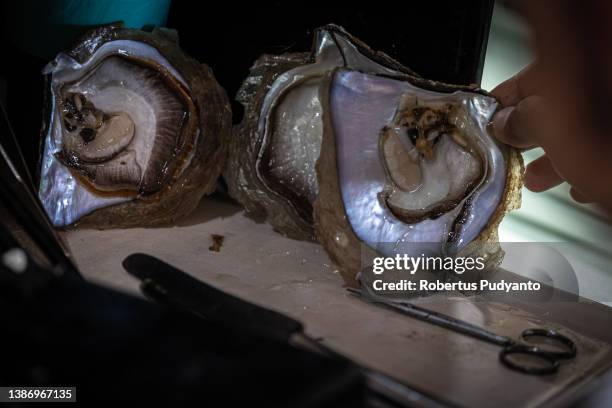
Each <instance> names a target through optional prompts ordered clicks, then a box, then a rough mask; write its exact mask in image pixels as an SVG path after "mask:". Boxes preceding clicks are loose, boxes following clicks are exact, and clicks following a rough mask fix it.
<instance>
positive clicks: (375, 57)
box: [223, 25, 411, 240]
mask: <svg viewBox="0 0 612 408" xmlns="http://www.w3.org/2000/svg"><path fill="white" fill-rule="evenodd" d="M339 67H345V68H350V69H355V70H360V71H363V72H369V73H376V74H380V75H395V74H398V73H402V72H404V73H411V71H410V70H408V69H406V68H404V67H402V66H401V65H400V64H399V63H398V62H396V61H394V60H393V59H391V58H390V57H388V56H387V55H385V54H382V53H376V52H374V51H372V50H370V49H369V48H368V47H367V46H366V45H365V44H363V43H362V42H361V41H359V40H358V39H356V38H354V37H353V36H351V35H350V34H348V33H347V32H346V31H345V30H344V29H342V28H341V27H338V26H335V25H328V26H325V27H322V28H320V29H318V30H316V32H315V40H314V44H313V48H312V51H311V52H310V53H294V54H284V55H263V56H262V57H260V58H259V59H258V60H257V61H256V62H255V64H254V65H253V67H252V68H251V72H250V75H249V77H248V78H247V79H246V80H245V81H244V83H243V85H242V87H241V88H240V90H239V91H238V95H237V98H236V99H237V100H238V101H239V102H241V103H242V104H243V105H244V107H245V115H244V118H243V120H242V122H241V123H240V124H239V125H238V126H236V127H235V130H234V136H233V138H232V141H231V143H230V148H229V150H230V153H229V157H228V162H227V166H226V169H225V171H224V174H223V175H224V178H225V180H226V181H227V184H228V190H229V193H230V195H231V196H232V197H233V198H235V199H236V200H238V201H239V202H240V203H241V204H242V205H243V206H244V207H245V209H246V211H247V212H250V213H253V214H256V215H260V216H263V217H265V218H266V219H267V221H268V222H269V223H270V224H272V226H273V227H274V228H275V229H276V230H277V231H279V232H281V233H283V234H285V235H287V236H290V237H292V238H298V239H311V240H312V239H315V236H314V228H313V221H314V219H313V204H314V201H315V200H316V197H317V195H318V182H317V177H316V172H315V164H316V161H317V159H318V157H319V153H320V146H321V140H322V129H323V122H322V114H323V112H322V108H321V103H320V101H319V91H320V89H321V84H322V82H323V80H324V78H325V76H326V75H327V74H328V73H329V72H330V71H332V70H333V69H336V68H339Z"/></svg>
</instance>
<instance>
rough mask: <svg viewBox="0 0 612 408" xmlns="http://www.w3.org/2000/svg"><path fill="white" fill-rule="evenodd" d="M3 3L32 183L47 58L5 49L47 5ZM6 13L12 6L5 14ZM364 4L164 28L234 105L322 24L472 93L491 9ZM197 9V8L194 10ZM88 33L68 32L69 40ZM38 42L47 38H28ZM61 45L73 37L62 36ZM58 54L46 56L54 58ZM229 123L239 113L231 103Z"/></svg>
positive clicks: (192, 8) (292, 8)
mask: <svg viewBox="0 0 612 408" xmlns="http://www.w3.org/2000/svg"><path fill="white" fill-rule="evenodd" d="M25 3H27V4H26V5H23V4H22V5H21V6H19V5H17V6H15V4H18V3H10V4H9V3H3V5H2V7H3V15H4V19H3V20H4V27H3V30H2V33H1V35H2V38H0V51H1V52H2V55H3V56H4V58H3V59H2V64H0V77H1V78H0V100H1V101H2V102H3V104H4V105H5V106H6V110H7V113H8V117H9V120H10V121H11V124H12V126H13V129H14V131H15V134H16V135H17V138H18V140H19V143H20V145H21V148H22V150H23V153H24V156H25V159H26V162H27V165H28V167H29V169H30V171H31V173H32V174H34V175H36V174H37V166H38V155H39V140H40V136H39V130H40V124H41V118H42V112H41V107H42V94H43V78H42V75H41V74H40V71H41V69H42V68H43V67H44V65H45V64H46V63H47V61H48V59H49V58H48V57H47V58H42V57H40V56H34V55H31V54H29V53H28V52H27V51H24V50H21V49H19V48H17V47H16V46H15V45H14V43H13V42H12V41H11V38H12V37H13V36H14V33H15V30H16V29H18V28H19V26H20V25H21V22H22V21H25V20H27V19H29V18H32V16H41V15H44V13H45V7H50V6H51V5H52V3H53V2H52V1H51V2H40V4H34V5H32V4H33V3H35V2H31V1H29V2H25ZM11 4H12V5H11ZM398 4H400V3H391V2H389V3H385V2H378V3H368V4H365V5H363V6H362V5H358V4H357V3H355V4H350V5H345V6H335V7H334V6H331V5H330V4H324V7H317V5H316V4H315V3H311V2H308V3H306V2H299V3H298V2H293V3H289V4H283V3H281V2H274V3H270V4H268V5H264V4H261V3H260V2H253V3H248V2H247V3H242V2H227V1H219V2H215V3H214V6H213V5H212V4H210V3H198V2H193V1H184V0H183V1H179V0H175V1H173V3H172V5H171V7H170V11H169V15H168V22H167V26H168V27H171V28H175V29H177V30H178V31H179V36H180V42H181V46H182V48H183V49H184V51H185V52H186V53H188V54H189V55H191V56H192V57H194V58H196V59H198V60H200V61H202V62H204V63H206V64H208V65H209V66H210V67H211V68H212V69H213V71H214V73H215V75H216V77H217V79H218V81H219V82H220V84H221V86H223V87H224V88H225V89H226V91H227V93H228V95H229V97H230V99H232V100H233V98H234V95H235V94H236V91H237V90H238V88H239V87H240V84H241V82H242V81H243V80H244V78H246V76H247V74H248V70H249V67H250V66H251V64H252V63H253V62H254V61H255V60H256V59H257V58H258V57H259V56H260V55H261V54H263V53H283V52H291V51H297V52H301V51H308V50H310V47H311V42H312V35H311V34H312V32H313V29H315V28H316V27H319V26H322V25H325V24H327V23H336V24H339V25H342V26H344V28H346V29H347V30H348V31H349V32H350V33H352V34H353V35H355V36H357V37H358V38H360V39H361V40H363V41H364V42H366V43H367V44H369V45H370V46H371V47H372V48H373V49H375V50H380V51H384V52H386V53H387V54H389V55H390V56H392V57H393V58H395V59H397V60H399V61H400V62H401V63H403V64H404V65H406V66H408V67H410V68H411V69H413V70H414V71H416V72H417V73H419V74H420V75H422V76H424V77H427V78H430V79H435V80H440V81H444V82H449V83H457V84H470V83H479V82H480V77H481V74H482V66H483V63H484V54H485V50H486V40H487V37H488V34H489V23H490V19H491V13H492V8H493V0H464V1H427V2H416V1H410V2H404V3H403V4H404V7H399V6H398ZM197 5H200V7H197ZM86 28H87V27H74V26H71V27H66V28H65V29H66V30H70V32H71V33H72V32H74V33H75V35H77V34H78V32H80V31H84V30H86ZM28 34H29V35H31V36H34V37H40V38H41V41H42V39H44V37H45V35H47V33H45V32H43V30H40V32H33V33H32V32H29V33H28ZM67 37H72V36H71V35H70V36H67ZM70 45H71V44H70V43H67V44H65V46H64V47H60V49H57V50H47V51H48V55H54V54H56V53H57V52H59V51H61V48H66V47H69V46H70ZM233 110H234V122H237V121H239V120H240V118H241V116H242V108H241V106H240V105H239V104H237V103H233Z"/></svg>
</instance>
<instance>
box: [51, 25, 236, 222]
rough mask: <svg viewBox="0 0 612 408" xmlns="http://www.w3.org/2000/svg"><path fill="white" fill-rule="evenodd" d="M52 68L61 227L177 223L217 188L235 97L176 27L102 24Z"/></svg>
mask: <svg viewBox="0 0 612 408" xmlns="http://www.w3.org/2000/svg"><path fill="white" fill-rule="evenodd" d="M44 73H45V74H46V79H47V84H48V87H47V95H46V104H47V114H46V118H45V121H44V127H43V134H44V142H43V149H42V150H43V152H42V160H41V161H42V165H41V180H40V189H39V196H40V199H41V201H42V203H43V206H44V208H45V210H46V211H47V214H48V215H49V217H50V219H51V221H52V222H53V224H54V225H55V226H57V227H64V226H70V225H74V224H76V223H79V224H88V225H92V226H94V227H97V228H108V227H133V226H151V225H158V224H163V223H168V222H170V221H172V220H174V219H176V218H178V217H181V216H183V215H185V214H187V213H189V212H190V211H191V210H193V208H195V206H196V205H197V204H198V202H199V201H200V199H201V197H202V195H204V194H205V193H208V192H211V191H212V190H214V188H215V184H216V180H217V177H218V175H219V174H220V172H221V169H222V167H223V164H224V159H225V154H226V145H227V141H228V139H229V132H230V128H231V112H230V108H229V103H228V100H227V96H226V95H225V92H224V91H223V90H222V89H221V87H220V86H219V85H218V84H217V82H216V81H215V79H214V77H213V75H212V72H211V71H210V69H209V68H208V67H206V66H205V65H203V64H200V63H198V62H197V61H195V60H193V59H191V58H189V57H187V56H186V55H185V54H184V53H183V52H182V51H181V50H180V48H179V47H178V40H177V38H176V33H175V32H173V31H170V30H166V29H156V30H155V31H153V32H151V33H149V32H144V31H139V30H131V29H126V28H123V27H121V26H117V25H111V26H106V27H102V28H99V29H96V30H94V31H92V32H90V33H88V34H87V35H85V36H84V37H83V38H82V39H81V40H80V41H79V43H78V45H77V46H76V47H74V48H73V49H71V50H69V51H67V52H65V53H60V54H59V55H58V56H57V57H56V59H55V60H54V61H52V62H51V63H49V64H48V65H47V67H45V70H44Z"/></svg>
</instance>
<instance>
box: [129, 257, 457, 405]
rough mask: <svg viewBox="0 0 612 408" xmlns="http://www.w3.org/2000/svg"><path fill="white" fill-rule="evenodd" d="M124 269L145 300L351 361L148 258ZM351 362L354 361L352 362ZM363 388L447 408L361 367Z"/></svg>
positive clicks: (384, 400)
mask: <svg viewBox="0 0 612 408" xmlns="http://www.w3.org/2000/svg"><path fill="white" fill-rule="evenodd" d="M123 267H124V268H125V270H126V271H127V272H128V273H129V274H130V275H132V276H134V277H136V278H137V279H139V280H140V281H141V282H142V283H141V286H140V288H141V291H142V292H143V294H144V295H145V296H147V297H148V298H149V299H151V300H154V301H156V302H158V303H162V304H166V305H168V306H172V307H176V308H178V309H181V310H185V311H188V312H191V313H193V314H195V315H197V316H199V317H201V318H203V319H205V320H206V321H208V322H211V323H214V324H218V325H220V326H223V327H226V328H230V329H233V330H235V331H236V332H238V333H248V334H251V335H254V336H263V337H266V338H269V339H274V340H277V341H282V342H288V343H290V344H292V345H293V346H295V347H299V348H303V349H307V350H310V351H315V352H318V353H321V354H324V355H327V356H328V357H331V358H335V359H341V360H343V361H349V359H348V358H346V357H344V356H342V355H341V354H339V353H337V352H336V351H334V350H332V349H330V348H328V347H326V346H325V345H323V344H321V343H320V342H319V341H317V340H316V339H313V338H312V337H309V336H308V335H306V334H305V333H304V331H303V330H304V327H303V325H302V323H300V322H299V321H297V320H294V319H292V318H290V317H288V316H285V315H283V314H281V313H278V312H275V311H273V310H270V309H266V308H264V307H261V306H258V305H255V304H253V303H250V302H247V301H245V300H242V299H240V298H238V297H235V296H232V295H230V294H228V293H225V292H223V291H221V290H219V289H217V288H215V287H213V286H210V285H208V284H206V283H204V282H202V281H199V280H197V279H195V278H193V277H191V276H190V275H188V274H186V273H185V272H183V271H181V270H180V269H177V268H175V267H173V266H171V265H168V264H166V263H165V262H162V261H160V260H159V259H157V258H155V257H152V256H150V255H146V254H132V255H130V256H128V257H127V258H126V259H125V260H124V261H123ZM353 364H354V362H353ZM359 368H360V371H361V372H362V374H363V375H364V377H365V379H366V387H367V390H368V392H369V394H370V395H371V398H372V399H374V400H375V401H374V402H375V403H374V404H373V405H375V406H378V407H398V406H401V407H404V406H423V407H441V406H448V405H451V404H449V403H447V402H442V401H440V400H439V398H435V399H434V398H433V397H431V396H429V395H427V394H425V393H423V392H422V391H417V390H415V389H413V388H411V387H408V386H406V385H404V384H402V383H400V382H398V381H397V380H395V379H392V378H390V377H388V376H386V375H384V374H382V373H380V372H377V371H374V370H371V369H368V368H366V367H359Z"/></svg>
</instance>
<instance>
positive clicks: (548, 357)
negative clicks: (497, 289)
mask: <svg viewBox="0 0 612 408" xmlns="http://www.w3.org/2000/svg"><path fill="white" fill-rule="evenodd" d="M347 290H348V291H349V292H351V293H353V294H355V295H358V296H362V294H361V291H359V290H357V289H353V288H347ZM376 302H377V303H378V302H380V303H381V304H383V305H384V306H386V307H389V308H391V309H393V310H396V311H398V312H400V313H401V314H404V315H407V316H410V317H413V318H415V319H418V320H421V321H424V322H427V323H431V324H435V325H436V326H440V327H443V328H445V329H449V330H452V331H455V332H457V333H461V334H465V335H467V336H470V337H473V338H475V339H478V340H482V341H486V342H487V343H491V344H496V345H498V346H501V347H503V348H502V350H501V352H500V353H499V360H500V361H501V362H502V363H503V364H504V365H505V366H507V367H509V368H511V369H513V370H516V371H520V372H523V373H526V374H535V375H545V374H552V373H554V372H556V371H557V370H558V369H559V362H560V360H567V359H572V358H574V357H576V352H577V350H576V345H575V344H574V342H573V341H572V340H571V339H569V338H568V337H566V336H564V335H563V334H561V333H559V332H557V331H556V330H552V329H545V328H532V329H526V330H524V331H523V332H522V333H521V340H515V339H512V338H510V337H506V336H502V335H499V334H496V333H493V332H491V331H488V330H485V329H483V328H482V327H478V326H476V325H473V324H471V323H468V322H465V321H463V320H459V319H457V318H454V317H452V316H448V315H445V314H443V313H439V312H435V311H433V310H428V309H425V308H422V307H419V306H416V305H413V304H411V303H408V302H394V301H380V300H379V299H376ZM537 338H540V339H545V340H548V341H550V342H553V343H555V344H557V345H558V346H559V349H560V350H559V349H556V350H548V349H546V348H542V347H541V346H535V345H533V344H530V343H529V341H530V340H534V339H537ZM518 356H527V357H532V359H533V358H535V359H536V360H537V361H538V363H537V364H536V365H532V364H529V362H528V361H521V360H529V359H517V360H514V358H515V357H518Z"/></svg>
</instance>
